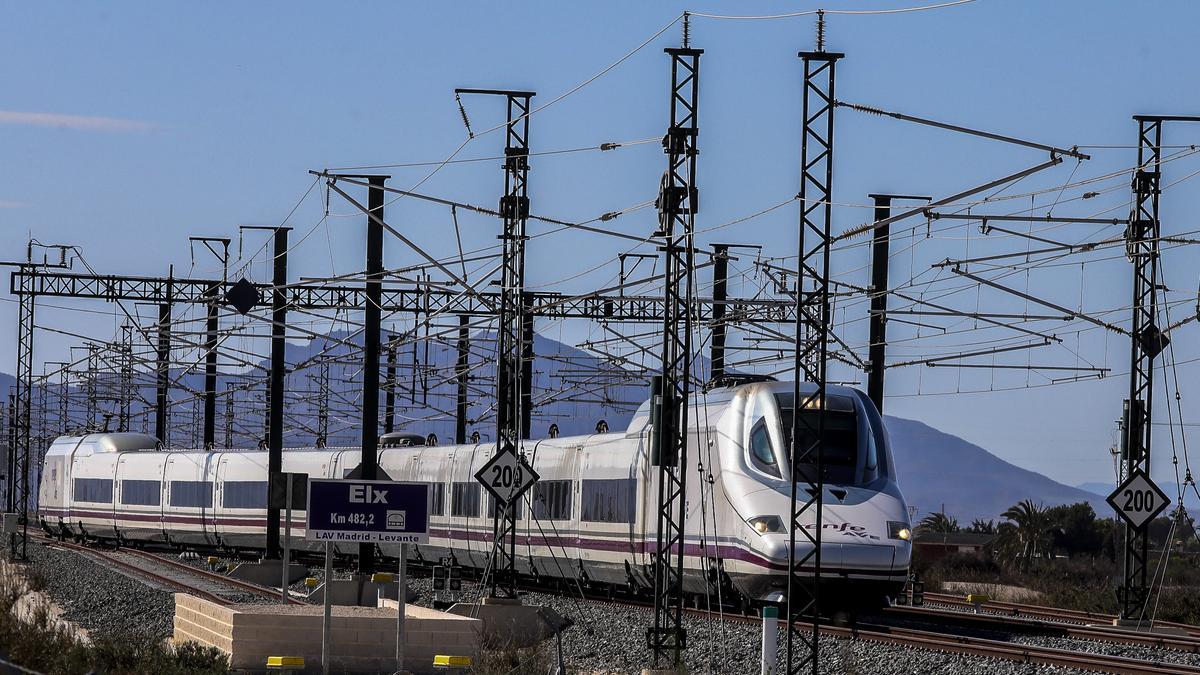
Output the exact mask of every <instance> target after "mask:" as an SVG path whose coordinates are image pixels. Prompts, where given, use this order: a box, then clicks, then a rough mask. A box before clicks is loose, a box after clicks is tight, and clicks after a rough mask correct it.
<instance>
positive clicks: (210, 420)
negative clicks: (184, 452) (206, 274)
mask: <svg viewBox="0 0 1200 675" xmlns="http://www.w3.org/2000/svg"><path fill="white" fill-rule="evenodd" d="M217 290H218V287H217V286H216V285H213V286H212V287H211V290H210V291H209V293H208V295H209V296H210V299H209V301H208V316H207V320H206V322H205V330H204V350H205V354H204V448H205V449H206V450H211V449H212V448H213V446H214V445H215V444H216V442H217V330H218V329H219V328H220V321H219V320H218V318H217V309H218V305H217Z"/></svg>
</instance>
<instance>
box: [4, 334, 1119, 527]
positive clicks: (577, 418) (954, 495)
mask: <svg viewBox="0 0 1200 675" xmlns="http://www.w3.org/2000/svg"><path fill="white" fill-rule="evenodd" d="M361 339H362V338H361V335H359V336H355V337H350V336H349V335H347V334H345V333H337V334H332V335H329V336H326V337H318V338H315V339H313V340H311V341H310V342H308V343H306V344H296V343H289V344H288V346H287V359H288V362H289V363H291V364H297V363H305V362H309V363H311V362H312V361H313V360H314V359H315V358H316V357H317V356H318V355H319V354H324V355H325V356H327V357H329V358H330V359H331V363H332V365H330V367H329V376H330V377H329V380H330V403H331V405H330V424H329V444H330V445H338V444H350V445H352V444H357V442H358V434H359V432H358V430H357V428H356V426H355V425H356V424H357V421H358V417H359V414H360V413H359V411H358V409H357V401H358V397H359V387H360V386H361V385H360V384H359V382H360V381H361V380H360V378H361V375H360V373H359V370H358V364H357V361H356V360H355V359H353V358H351V357H348V356H347V354H348V353H349V352H350V350H351V347H350V345H348V344H347V342H354V343H361ZM471 339H472V349H471V352H472V356H471V359H470V368H471V381H470V393H469V398H470V400H471V405H470V408H469V414H468V417H469V418H470V419H471V420H472V422H471V423H470V424H469V425H468V429H469V431H468V433H469V432H470V431H473V430H478V431H479V432H480V433H481V434H482V436H483V438H485V439H487V438H493V437H494V434H495V428H494V422H493V421H492V419H493V418H492V415H491V401H490V396H491V395H492V382H493V381H494V378H495V361H494V357H493V355H492V354H493V353H494V346H493V345H492V343H491V340H490V335H488V334H487V333H475V334H473V335H472V336H471ZM534 354H535V362H534V368H533V371H534V387H533V389H534V391H533V400H534V402H535V413H534V416H533V430H532V431H533V436H534V437H535V438H541V437H544V436H545V435H546V431H547V429H548V427H549V426H550V424H552V423H553V424H557V425H558V426H559V428H560V430H561V432H562V434H563V435H572V434H581V433H589V432H591V431H592V430H593V428H594V427H595V425H596V422H597V421H599V420H601V419H603V420H606V421H607V422H608V424H609V427H610V428H611V429H613V430H617V429H624V428H625V427H626V426H627V425H628V423H629V419H630V418H631V417H632V414H633V412H634V411H635V410H636V409H637V406H638V405H640V403H641V402H642V401H644V400H645V398H646V389H647V388H646V386H645V385H644V383H643V382H641V381H639V380H637V379H636V378H631V373H629V372H628V370H625V369H623V368H627V367H628V366H627V365H626V364H621V363H613V362H612V361H610V360H609V359H606V358H604V357H601V356H597V355H595V354H591V353H588V352H586V351H583V350H581V349H577V348H575V347H572V346H569V345H566V344H563V343H561V342H558V341H556V340H553V339H550V338H547V337H545V336H542V335H537V336H536V337H535V339H534ZM456 356H457V352H456V343H455V342H454V338H453V337H451V339H437V338H431V339H429V340H428V341H425V340H419V341H418V342H417V344H416V345H415V347H414V346H412V345H410V346H407V347H405V348H404V349H403V350H402V353H401V354H398V355H397V371H398V373H397V377H398V379H399V380H401V381H402V382H403V384H402V385H401V386H400V387H399V388H398V391H397V392H396V398H397V415H396V426H397V428H398V429H403V430H409V431H415V432H420V433H422V434H426V433H430V432H432V433H436V434H437V435H438V437H439V438H440V439H441V440H442V442H443V443H445V442H450V441H452V439H453V432H454V392H455V383H454V381H453V379H452V376H453V372H454V362H455V359H456ZM262 363H263V365H264V366H265V364H266V362H265V361H264V362H262ZM317 370H318V369H316V368H307V369H304V370H302V371H300V372H297V373H294V374H291V375H289V376H288V379H287V391H288V399H287V406H286V413H285V414H286V421H285V438H284V443H285V445H288V446H311V445H312V443H313V442H314V435H313V434H314V431H315V429H316V427H317V408H318V399H319V396H320V395H319V387H318V382H317V380H316V378H317ZM414 370H415V371H417V372H418V373H420V376H419V377H418V380H419V381H423V384H422V385H421V386H420V387H419V388H418V389H417V390H415V391H414V390H412V388H411V386H410V384H409V383H411V382H412V377H411V375H410V374H411V373H412V372H414ZM263 372H265V368H264V369H263ZM171 376H172V380H173V381H174V382H176V383H177V386H175V387H173V389H172V400H173V404H172V415H171V418H172V425H171V426H172V433H171V445H172V446H174V447H189V446H190V447H196V445H197V444H198V440H197V439H198V438H199V436H198V430H197V424H198V420H199V414H198V413H199V409H200V406H199V405H198V403H199V400H198V399H197V398H196V393H197V392H199V391H200V390H202V388H203V375H202V374H201V373H200V372H197V371H195V370H192V371H190V372H183V371H178V370H172V373H171ZM241 382H242V380H241V378H240V377H238V376H236V375H224V374H223V375H222V376H221V377H220V381H219V383H218V387H217V390H218V392H220V393H221V394H222V400H221V401H219V402H218V406H217V424H216V426H217V438H218V443H223V442H224V430H225V410H226V408H225V405H224V403H223V400H224V397H225V392H226V386H227V385H232V386H235V387H236V386H238V385H239V384H240V383H241ZM12 383H13V378H12V376H10V375H6V374H3V373H0V393H5V394H6V393H7V391H8V388H9V386H10V385H11V384H12ZM137 384H138V386H139V388H140V396H141V398H142V399H143V400H144V401H147V402H152V401H153V400H154V390H153V382H152V376H151V375H150V374H149V373H144V374H141V375H139V376H138V378H137ZM51 396H56V394H55V393H54V392H53V391H52V392H51ZM73 398H79V399H83V398H86V397H84V396H83V395H82V392H76V393H75V394H73ZM380 399H381V400H380V404H381V406H382V403H383V401H382V399H383V396H382V395H381V396H380ZM263 400H264V399H263V391H262V388H261V385H260V386H258V387H257V388H256V389H254V390H251V391H241V392H238V393H237V394H236V396H235V401H236V411H235V415H234V418H233V420H232V431H233V438H232V441H233V445H234V446H235V447H254V446H255V445H257V443H258V441H259V439H261V438H262V429H263V423H262V420H263V412H264V407H263V406H264V403H263ZM81 405H82V401H81V400H80V401H77V402H76V403H75V404H73V410H72V418H73V419H75V420H80V419H82V418H81V417H80V415H82V413H83V411H82V410H80V409H78V407H79V406H81ZM132 408H133V416H134V417H133V422H132V425H131V426H132V427H133V429H134V430H139V431H140V430H142V429H143V428H146V429H147V430H148V431H152V424H151V423H150V419H152V417H153V415H152V413H151V410H150V409H149V408H148V407H147V406H146V405H145V404H143V403H140V402H135V403H134V404H133V406H132ZM102 413H103V411H101V414H102ZM476 420H478V421H476ZM886 421H887V426H888V433H889V435H890V437H891V440H892V448H893V451H894V453H895V456H896V461H897V465H898V471H899V476H900V486H901V488H902V489H903V490H904V494H905V496H906V497H907V499H908V503H909V504H910V505H911V506H916V507H917V508H918V509H919V512H920V514H922V515H923V514H927V513H929V512H931V511H937V510H940V509H941V508H942V506H943V504H944V505H945V509H946V511H947V513H949V514H950V515H951V516H954V517H955V518H957V519H958V521H959V523H960V524H962V525H964V526H965V525H967V524H969V523H970V521H971V519H973V518H985V519H996V518H999V515H1000V513H1002V512H1003V511H1004V510H1005V509H1007V508H1008V507H1009V506H1011V505H1013V504H1015V503H1016V502H1018V501H1020V500H1022V499H1027V498H1028V499H1033V500H1034V501H1036V502H1041V503H1043V504H1045V505H1046V506H1052V505H1055V504H1063V503H1071V502H1079V501H1088V502H1091V503H1092V505H1093V507H1094V508H1095V509H1096V511H1097V513H1100V514H1105V513H1107V508H1106V507H1105V505H1104V497H1103V496H1098V493H1096V492H1094V491H1093V492H1088V491H1086V490H1081V489H1079V488H1073V487H1069V486H1067V485H1063V484H1061V483H1057V482H1055V481H1053V480H1051V479H1049V478H1047V477H1045V476H1043V475H1041V474H1039V473H1035V472H1033V471H1027V470H1025V469H1021V468H1019V467H1017V466H1014V465H1012V464H1009V463H1008V462H1005V461H1004V460H1002V459H1000V458H999V457H996V456H995V455H992V454H991V453H989V452H988V451H987V450H985V449H983V448H981V447H979V446H978V445H975V444H973V443H970V442H968V441H966V440H963V439H962V438H959V437H957V436H953V435H950V434H946V433H943V432H941V431H938V430H937V429H935V428H933V427H931V426H928V425H926V424H922V423H921V422H915V421H912V420H907V419H902V418H898V417H887V418H886ZM101 423H102V422H101ZM380 427H381V429H382V420H381V424H380ZM52 433H57V431H52ZM918 517H920V516H918Z"/></svg>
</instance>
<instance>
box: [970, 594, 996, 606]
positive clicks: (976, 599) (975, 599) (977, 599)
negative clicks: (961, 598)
mask: <svg viewBox="0 0 1200 675" xmlns="http://www.w3.org/2000/svg"><path fill="white" fill-rule="evenodd" d="M988 600H991V598H990V597H988V596H986V595H982V594H979V593H972V594H971V595H968V596H967V602H969V603H971V604H972V605H982V604H983V603H985V602H987V601H988Z"/></svg>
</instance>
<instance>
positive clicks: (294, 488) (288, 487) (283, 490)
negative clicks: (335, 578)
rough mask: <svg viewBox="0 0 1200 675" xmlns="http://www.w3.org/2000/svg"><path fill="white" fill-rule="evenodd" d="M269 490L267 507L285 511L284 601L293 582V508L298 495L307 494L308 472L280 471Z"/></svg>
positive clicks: (281, 594)
mask: <svg viewBox="0 0 1200 675" xmlns="http://www.w3.org/2000/svg"><path fill="white" fill-rule="evenodd" d="M273 478H274V479H275V480H273V481H272V482H271V483H270V485H269V486H268V490H267V507H268V508H272V509H279V510H281V511H284V517H285V520H284V526H283V580H282V581H281V582H280V585H279V594H280V596H281V597H282V599H283V601H284V602H287V600H288V586H290V585H291V584H290V583H289V582H290V581H291V574H289V572H291V562H292V560H291V559H292V508H293V507H294V506H295V503H296V497H298V496H303V495H304V494H305V490H306V488H305V486H306V485H307V484H308V474H306V473H280V474H275V476H273Z"/></svg>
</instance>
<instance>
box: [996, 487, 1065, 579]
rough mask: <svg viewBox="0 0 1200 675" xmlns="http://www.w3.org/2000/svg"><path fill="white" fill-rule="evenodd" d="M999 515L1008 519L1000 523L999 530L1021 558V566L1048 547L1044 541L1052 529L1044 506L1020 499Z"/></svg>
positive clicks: (1023, 566)
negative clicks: (1006, 521)
mask: <svg viewBox="0 0 1200 675" xmlns="http://www.w3.org/2000/svg"><path fill="white" fill-rule="evenodd" d="M1000 515H1002V516H1003V517H1004V518H1005V519H1006V520H1008V521H1009V522H1008V523H1003V524H1001V526H1000V532H1001V534H1002V535H1003V536H1004V538H1005V539H1008V540H1009V543H1010V547H1011V548H1012V549H1013V550H1014V551H1015V552H1016V555H1017V556H1018V557H1020V558H1021V559H1022V563H1021V566H1022V568H1026V569H1027V568H1028V567H1029V562H1030V561H1031V560H1032V559H1033V558H1035V557H1037V556H1038V555H1041V554H1042V553H1045V552H1047V551H1048V549H1049V547H1048V546H1047V545H1046V542H1047V539H1048V538H1049V534H1050V531H1051V529H1053V523H1052V522H1051V519H1050V516H1049V515H1048V514H1047V513H1046V509H1045V508H1044V507H1042V506H1041V505H1040V504H1034V503H1033V501H1032V500H1029V499H1023V500H1021V501H1020V502H1018V503H1017V504H1015V505H1014V506H1011V507H1009V508H1008V510H1007V511H1005V512H1004V513H1002V514H1000ZM1006 525H1007V526H1008V527H1005V526H1006Z"/></svg>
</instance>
